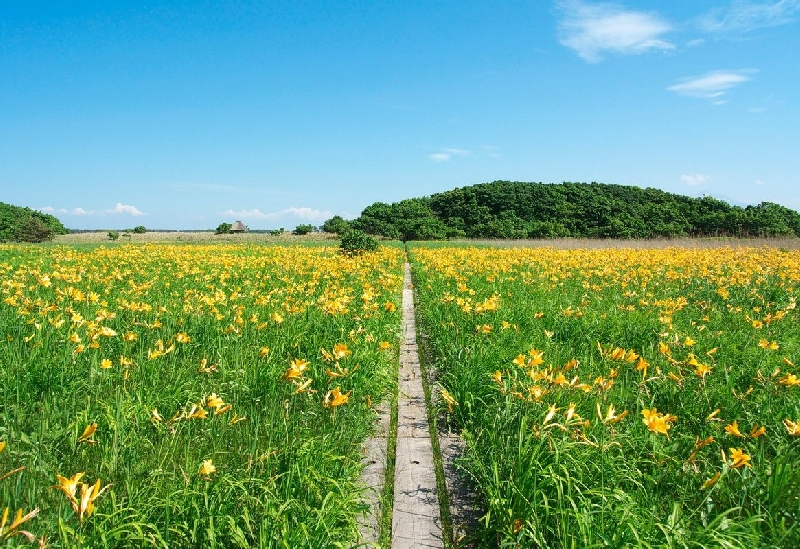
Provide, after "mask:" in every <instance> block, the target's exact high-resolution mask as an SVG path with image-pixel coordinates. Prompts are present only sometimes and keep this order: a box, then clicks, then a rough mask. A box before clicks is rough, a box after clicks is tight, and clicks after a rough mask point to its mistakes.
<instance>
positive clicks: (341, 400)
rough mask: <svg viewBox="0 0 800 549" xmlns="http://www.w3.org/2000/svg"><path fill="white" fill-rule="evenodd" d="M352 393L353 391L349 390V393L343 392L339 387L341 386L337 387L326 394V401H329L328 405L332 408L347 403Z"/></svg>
mask: <svg viewBox="0 0 800 549" xmlns="http://www.w3.org/2000/svg"><path fill="white" fill-rule="evenodd" d="M350 393H352V391H347V393H345V394H342V391H341V390H340V389H339V387H336V388H335V389H334V390H332V391H330V392H329V393H328V394H327V395H325V401H327V405H328V406H330V407H331V408H336V407H337V406H341V405H342V404H346V403H347V401H348V400H350Z"/></svg>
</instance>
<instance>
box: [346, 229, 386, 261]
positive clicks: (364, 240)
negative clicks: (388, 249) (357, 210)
mask: <svg viewBox="0 0 800 549" xmlns="http://www.w3.org/2000/svg"><path fill="white" fill-rule="evenodd" d="M377 249H378V242H377V241H376V240H375V239H374V238H372V237H371V236H369V235H368V234H367V233H365V232H364V231H360V230H358V229H350V230H348V231H346V232H345V233H344V234H343V235H342V240H341V243H340V244H339V252H340V253H342V254H344V255H361V254H362V253H364V252H372V251H375V250H377Z"/></svg>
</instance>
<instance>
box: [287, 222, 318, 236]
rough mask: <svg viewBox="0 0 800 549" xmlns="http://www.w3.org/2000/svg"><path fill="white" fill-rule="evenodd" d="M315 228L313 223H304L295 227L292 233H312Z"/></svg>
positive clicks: (300, 234)
mask: <svg viewBox="0 0 800 549" xmlns="http://www.w3.org/2000/svg"><path fill="white" fill-rule="evenodd" d="M313 230H314V226H313V225H309V224H308V223H303V224H301V225H298V226H297V227H295V228H294V230H293V231H292V234H295V235H299V236H302V235H304V234H308V233H310V232H311V231H313Z"/></svg>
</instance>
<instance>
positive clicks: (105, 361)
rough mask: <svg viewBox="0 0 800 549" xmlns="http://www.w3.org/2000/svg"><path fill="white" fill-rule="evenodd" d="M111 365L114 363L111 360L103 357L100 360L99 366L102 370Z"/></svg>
mask: <svg viewBox="0 0 800 549" xmlns="http://www.w3.org/2000/svg"><path fill="white" fill-rule="evenodd" d="M113 365H114V363H113V362H111V361H110V360H109V359H107V358H104V359H103V360H101V361H100V367H101V368H103V369H104V370H107V369H108V368H111V366H113Z"/></svg>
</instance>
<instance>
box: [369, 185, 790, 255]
mask: <svg viewBox="0 0 800 549" xmlns="http://www.w3.org/2000/svg"><path fill="white" fill-rule="evenodd" d="M353 226H354V227H356V228H359V229H361V230H363V231H365V232H367V233H369V234H375V235H381V236H386V237H390V238H399V239H401V240H403V241H406V240H438V239H443V238H448V237H458V236H466V237H470V238H557V237H590V238H658V237H660V238H664V237H667V238H668V237H678V236H742V237H752V236H759V237H760V236H800V214H798V213H797V212H795V211H794V210H791V209H789V208H786V207H784V206H781V205H779V204H774V203H771V202H762V203H761V204H759V205H757V206H747V207H745V208H742V207H739V206H731V205H730V204H728V203H727V202H723V201H721V200H717V199H715V198H712V197H710V196H704V197H702V198H691V197H688V196H682V195H677V194H672V193H668V192H664V191H661V190H658V189H652V188H647V189H642V188H640V187H632V186H623V185H610V184H602V183H561V184H545V183H521V182H511V181H495V182H493V183H482V184H479V185H473V186H470V187H461V188H457V189H454V190H452V191H446V192H443V193H437V194H434V195H432V196H430V197H424V198H412V199H409V200H403V201H401V202H396V203H393V204H384V203H381V202H376V203H375V204H372V205H371V206H368V207H367V208H365V209H364V211H363V212H362V213H361V216H360V217H359V218H358V219H356V220H354V221H353Z"/></svg>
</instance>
